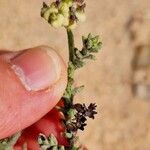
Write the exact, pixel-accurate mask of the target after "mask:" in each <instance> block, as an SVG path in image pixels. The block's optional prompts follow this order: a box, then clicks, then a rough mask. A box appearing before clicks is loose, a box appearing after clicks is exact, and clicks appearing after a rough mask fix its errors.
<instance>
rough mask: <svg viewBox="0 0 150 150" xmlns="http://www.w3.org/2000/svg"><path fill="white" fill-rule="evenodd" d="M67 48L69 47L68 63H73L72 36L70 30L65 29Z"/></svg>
mask: <svg viewBox="0 0 150 150" xmlns="http://www.w3.org/2000/svg"><path fill="white" fill-rule="evenodd" d="M67 36H68V47H69V61H71V62H74V36H73V32H72V31H71V30H70V29H67Z"/></svg>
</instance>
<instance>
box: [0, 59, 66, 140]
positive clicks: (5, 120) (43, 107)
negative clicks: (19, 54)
mask: <svg viewBox="0 0 150 150" xmlns="http://www.w3.org/2000/svg"><path fill="white" fill-rule="evenodd" d="M60 59H61V58H60ZM66 83H67V71H66V66H65V64H64V62H63V60H62V59H61V76H60V79H59V80H58V81H57V82H56V83H55V84H54V85H52V86H51V87H49V88H47V89H44V90H41V91H37V92H35V91H27V90H26V89H25V88H24V87H23V85H22V84H21V82H20V80H19V79H18V78H17V76H16V74H15V73H14V72H13V71H12V69H11V64H10V63H9V62H7V61H5V59H1V58H0V139H2V138H5V137H8V136H10V135H12V134H14V133H16V132H18V131H20V130H22V129H24V128H26V127H28V126H30V125H31V124H33V123H34V122H36V121H37V120H39V119H40V118H41V117H43V116H44V115H45V114H46V113H47V112H49V111H50V110H51V109H52V108H53V107H54V106H55V105H56V103H57V102H58V101H59V99H60V98H61V97H62V95H63V92H64V90H65V88H66Z"/></svg>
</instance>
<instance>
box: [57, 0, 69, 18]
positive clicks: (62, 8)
mask: <svg viewBox="0 0 150 150" xmlns="http://www.w3.org/2000/svg"><path fill="white" fill-rule="evenodd" d="M59 11H60V12H61V14H62V15H64V16H65V17H68V16H69V6H68V5H67V3H65V2H62V3H60V8H59Z"/></svg>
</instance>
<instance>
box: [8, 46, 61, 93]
mask: <svg viewBox="0 0 150 150" xmlns="http://www.w3.org/2000/svg"><path fill="white" fill-rule="evenodd" d="M11 64H12V67H11V68H12V69H13V71H14V73H15V74H16V75H17V77H18V78H19V80H20V81H21V83H22V84H23V85H24V87H25V88H26V90H28V91H38V90H42V89H45V88H48V87H49V86H51V85H53V84H54V83H55V82H56V81H57V80H59V78H60V74H61V62H60V58H59V56H58V55H57V54H56V52H55V51H53V50H51V49H50V48H48V47H37V48H33V49H30V50H26V51H24V52H23V53H21V54H20V55H18V56H17V57H15V58H13V59H12V60H11Z"/></svg>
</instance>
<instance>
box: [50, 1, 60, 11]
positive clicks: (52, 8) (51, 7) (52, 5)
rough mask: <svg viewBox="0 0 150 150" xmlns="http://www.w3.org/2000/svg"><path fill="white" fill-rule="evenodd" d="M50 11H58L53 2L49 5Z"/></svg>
mask: <svg viewBox="0 0 150 150" xmlns="http://www.w3.org/2000/svg"><path fill="white" fill-rule="evenodd" d="M50 13H58V8H57V6H56V4H55V3H54V2H53V3H52V4H51V5H50Z"/></svg>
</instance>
